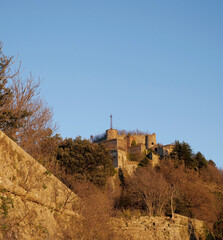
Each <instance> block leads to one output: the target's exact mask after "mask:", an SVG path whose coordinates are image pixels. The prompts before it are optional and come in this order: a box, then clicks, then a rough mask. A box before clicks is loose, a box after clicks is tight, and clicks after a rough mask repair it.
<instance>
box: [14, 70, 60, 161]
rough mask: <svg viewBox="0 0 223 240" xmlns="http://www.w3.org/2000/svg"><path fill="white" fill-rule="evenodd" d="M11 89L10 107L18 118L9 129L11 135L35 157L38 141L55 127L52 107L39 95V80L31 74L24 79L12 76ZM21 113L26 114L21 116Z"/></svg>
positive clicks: (50, 133)
mask: <svg viewBox="0 0 223 240" xmlns="http://www.w3.org/2000/svg"><path fill="white" fill-rule="evenodd" d="M11 89H12V94H13V101H12V102H11V105H10V108H11V110H12V111H14V113H15V114H16V116H18V119H20V122H19V124H18V125H17V127H16V128H14V129H12V130H11V135H12V136H13V138H14V139H16V140H17V142H18V143H19V144H20V146H21V147H23V148H24V149H25V150H26V151H28V152H29V153H30V154H31V155H33V156H34V157H37V156H38V153H39V148H40V146H39V145H40V142H41V141H42V140H43V139H45V138H47V137H49V136H51V135H52V133H53V131H54V130H55V129H56V128H55V125H54V124H53V120H52V118H53V114H52V109H50V108H49V107H48V106H47V104H46V102H45V101H44V100H43V98H41V96H40V81H35V80H34V78H33V76H32V75H31V74H30V76H29V77H28V78H27V79H26V80H23V79H22V78H21V77H20V76H16V77H15V78H13V81H12V85H11ZM21 114H26V116H25V117H22V116H21Z"/></svg>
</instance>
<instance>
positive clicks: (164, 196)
mask: <svg viewBox="0 0 223 240" xmlns="http://www.w3.org/2000/svg"><path fill="white" fill-rule="evenodd" d="M127 191H128V192H129V196H130V199H131V200H132V201H133V204H134V205H138V206H140V207H143V206H144V207H145V208H146V211H147V212H148V214H149V215H150V216H154V215H163V214H164V213H165V205H166V203H167V201H168V184H167V182H166V180H165V179H164V177H163V176H162V174H160V173H159V172H156V170H155V169H154V168H152V167H147V168H140V169H138V170H137V171H136V173H135V174H134V175H133V176H132V177H131V178H130V179H129V181H128V183H127Z"/></svg>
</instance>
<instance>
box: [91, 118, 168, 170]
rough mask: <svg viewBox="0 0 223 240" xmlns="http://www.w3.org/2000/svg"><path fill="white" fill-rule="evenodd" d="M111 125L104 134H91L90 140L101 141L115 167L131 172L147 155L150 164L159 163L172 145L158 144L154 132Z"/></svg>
mask: <svg viewBox="0 0 223 240" xmlns="http://www.w3.org/2000/svg"><path fill="white" fill-rule="evenodd" d="M110 117H111V127H110V129H108V130H106V132H105V134H102V135H100V136H95V137H93V136H91V141H92V142H96V143H103V144H104V145H105V147H106V148H107V149H108V150H109V151H110V152H111V154H112V156H113V157H114V166H115V168H121V169H124V170H126V171H127V172H128V173H129V174H131V173H132V172H133V171H134V170H135V169H136V167H137V165H138V163H139V161H140V160H142V159H143V158H145V156H146V155H147V156H148V157H149V158H150V159H151V164H152V165H153V166H156V165H158V164H159V160H160V158H162V157H164V156H166V155H168V154H169V153H170V152H171V151H172V149H173V145H171V144H169V145H165V146H163V145H160V144H157V142H156V134H155V133H153V134H147V133H142V132H139V131H136V132H126V131H118V130H116V129H113V128H112V116H110Z"/></svg>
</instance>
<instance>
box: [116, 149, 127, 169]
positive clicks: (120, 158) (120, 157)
mask: <svg viewBox="0 0 223 240" xmlns="http://www.w3.org/2000/svg"><path fill="white" fill-rule="evenodd" d="M126 161H127V154H126V151H122V150H118V151H117V162H118V164H117V167H118V168H125V163H126Z"/></svg>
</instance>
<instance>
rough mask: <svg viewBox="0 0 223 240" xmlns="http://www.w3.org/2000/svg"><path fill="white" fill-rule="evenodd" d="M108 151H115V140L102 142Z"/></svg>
mask: <svg viewBox="0 0 223 240" xmlns="http://www.w3.org/2000/svg"><path fill="white" fill-rule="evenodd" d="M104 145H105V147H106V148H107V149H108V150H117V139H112V140H108V141H105V142H104Z"/></svg>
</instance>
